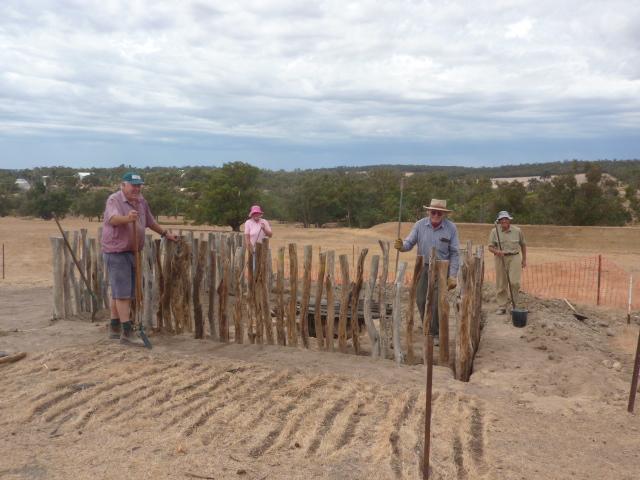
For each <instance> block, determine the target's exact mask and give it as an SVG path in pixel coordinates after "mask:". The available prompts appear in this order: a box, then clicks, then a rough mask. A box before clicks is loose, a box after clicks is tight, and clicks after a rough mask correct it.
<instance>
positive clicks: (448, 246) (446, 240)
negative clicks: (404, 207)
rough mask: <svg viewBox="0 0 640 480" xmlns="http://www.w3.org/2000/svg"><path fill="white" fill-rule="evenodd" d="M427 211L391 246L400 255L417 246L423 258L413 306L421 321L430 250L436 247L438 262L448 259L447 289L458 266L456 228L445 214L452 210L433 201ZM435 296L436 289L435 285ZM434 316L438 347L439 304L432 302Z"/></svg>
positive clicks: (433, 333)
mask: <svg viewBox="0 0 640 480" xmlns="http://www.w3.org/2000/svg"><path fill="white" fill-rule="evenodd" d="M424 208H425V209H426V210H427V215H426V216H425V218H423V219H421V220H418V221H417V222H416V223H415V224H414V225H413V228H412V229H411V233H409V236H408V237H407V238H405V239H404V241H403V240H402V239H401V238H398V239H397V240H396V241H395V242H394V244H393V246H394V248H395V249H397V250H399V251H400V252H407V251H409V250H411V249H412V248H413V246H414V245H415V244H418V255H422V258H423V260H424V267H423V269H422V272H421V273H420V278H419V280H418V289H417V292H416V304H417V306H418V311H419V312H420V318H421V319H423V318H424V309H425V304H426V302H427V287H428V285H429V256H430V255H431V249H432V248H433V247H436V256H437V258H438V260H449V273H448V275H447V287H448V288H449V290H452V289H454V288H456V285H457V280H456V278H457V276H458V268H459V265H460V258H459V257H460V255H459V244H460V242H459V240H458V228H457V227H456V225H455V223H453V222H452V221H451V220H449V219H448V218H446V217H447V214H449V213H451V210H449V209H448V208H447V201H446V200H440V199H437V198H434V199H432V200H431V203H430V204H429V206H427V205H425V206H424ZM435 288H436V291H435V293H436V297H435V298H437V288H438V285H437V284H436V285H435ZM432 312H433V316H432V320H431V326H430V329H429V330H430V332H431V334H432V335H433V336H434V337H435V338H434V343H435V344H436V345H438V344H439V341H438V334H439V321H438V302H433V310H432Z"/></svg>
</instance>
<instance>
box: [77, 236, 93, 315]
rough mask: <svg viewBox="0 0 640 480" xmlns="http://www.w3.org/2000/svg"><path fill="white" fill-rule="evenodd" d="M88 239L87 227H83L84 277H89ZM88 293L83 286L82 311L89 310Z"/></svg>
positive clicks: (81, 263)
mask: <svg viewBox="0 0 640 480" xmlns="http://www.w3.org/2000/svg"><path fill="white" fill-rule="evenodd" d="M88 250H89V248H88V240H87V229H86V228H81V229H80V257H79V258H80V267H81V269H82V273H83V274H84V278H86V279H89V271H88V270H89V269H88V268H87V267H88V258H87V253H88ZM88 295H89V294H88V293H87V291H86V289H85V288H84V286H83V287H81V297H80V305H81V311H83V312H88V311H89V308H90V307H89V305H91V299H90V298H88Z"/></svg>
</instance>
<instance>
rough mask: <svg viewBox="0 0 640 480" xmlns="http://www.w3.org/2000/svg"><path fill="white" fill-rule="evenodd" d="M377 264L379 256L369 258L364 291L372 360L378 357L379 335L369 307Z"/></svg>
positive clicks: (366, 323) (371, 303)
mask: <svg viewBox="0 0 640 480" xmlns="http://www.w3.org/2000/svg"><path fill="white" fill-rule="evenodd" d="M379 263H380V255H373V256H372V257H371V268H370V269H369V281H368V282H367V284H366V286H365V290H364V307H363V310H364V322H365V325H366V326H367V333H368V334H369V343H371V356H372V357H373V358H379V357H380V335H379V333H378V331H377V329H376V326H375V324H374V323H373V316H372V315H371V307H372V305H373V294H374V291H375V288H376V280H377V277H378V265H379Z"/></svg>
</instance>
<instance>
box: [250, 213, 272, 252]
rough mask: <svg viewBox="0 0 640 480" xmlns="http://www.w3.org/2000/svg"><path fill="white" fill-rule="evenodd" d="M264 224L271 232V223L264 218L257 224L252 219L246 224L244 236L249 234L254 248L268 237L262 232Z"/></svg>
mask: <svg viewBox="0 0 640 480" xmlns="http://www.w3.org/2000/svg"><path fill="white" fill-rule="evenodd" d="M262 224H264V227H265V228H266V229H267V230H271V226H270V225H269V222H267V221H266V220H265V219H264V218H261V219H260V220H259V221H257V222H256V221H254V220H253V219H251V218H250V219H249V220H247V221H246V222H244V234H245V235H246V234H249V241H250V242H251V246H252V247H255V246H256V243H257V242H262V241H263V240H264V237H265V236H266V235H265V234H264V232H263V231H262Z"/></svg>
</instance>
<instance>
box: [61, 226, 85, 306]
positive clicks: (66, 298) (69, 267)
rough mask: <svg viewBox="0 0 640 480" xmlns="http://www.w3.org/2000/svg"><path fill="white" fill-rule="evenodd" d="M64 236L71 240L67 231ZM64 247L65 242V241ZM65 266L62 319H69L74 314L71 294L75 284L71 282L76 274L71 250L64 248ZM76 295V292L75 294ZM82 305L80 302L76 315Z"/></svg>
mask: <svg viewBox="0 0 640 480" xmlns="http://www.w3.org/2000/svg"><path fill="white" fill-rule="evenodd" d="M64 236H65V237H67V240H68V239H69V232H68V231H65V232H64ZM63 247H64V240H63ZM62 250H63V264H62V297H63V298H62V305H63V313H62V317H60V318H68V317H70V316H71V315H73V314H74V309H73V306H72V305H73V302H72V299H71V292H72V290H73V289H74V287H73V283H72V280H71V275H73V274H75V268H76V266H75V264H74V263H73V260H72V259H71V255H70V254H69V250H68V249H67V248H63V249H62ZM74 293H75V292H74ZM79 305H80V303H79V302H78V308H76V309H75V313H78V312H80V311H81V310H80V306H79Z"/></svg>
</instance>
